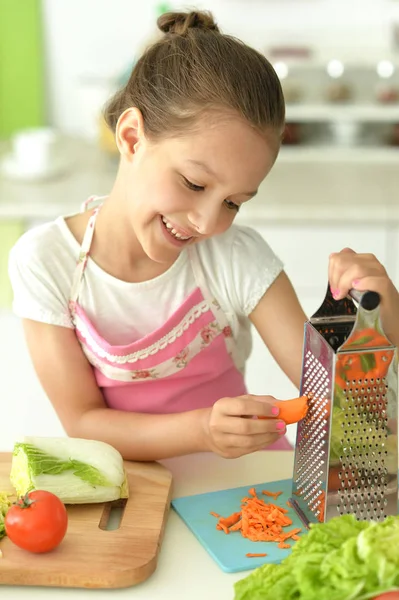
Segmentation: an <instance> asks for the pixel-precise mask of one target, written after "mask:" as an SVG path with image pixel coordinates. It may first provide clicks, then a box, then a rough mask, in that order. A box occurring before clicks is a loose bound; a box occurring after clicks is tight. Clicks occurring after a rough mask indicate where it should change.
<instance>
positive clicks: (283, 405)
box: [259, 394, 311, 425]
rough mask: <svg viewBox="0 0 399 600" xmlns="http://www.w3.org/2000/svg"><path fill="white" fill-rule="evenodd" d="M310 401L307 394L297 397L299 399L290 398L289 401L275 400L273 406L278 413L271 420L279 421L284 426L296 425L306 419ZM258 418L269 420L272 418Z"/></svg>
mask: <svg viewBox="0 0 399 600" xmlns="http://www.w3.org/2000/svg"><path fill="white" fill-rule="evenodd" d="M310 399H311V398H310V394H309V395H307V396H299V398H292V399H291V400H275V402H274V403H273V406H277V408H278V409H279V411H280V412H279V414H278V416H277V417H273V418H277V419H281V420H282V421H284V423H285V424H286V425H292V424H293V423H298V421H300V420H301V419H304V418H305V417H306V415H307V412H308V408H309V400H310ZM259 418H260V419H270V418H272V417H259Z"/></svg>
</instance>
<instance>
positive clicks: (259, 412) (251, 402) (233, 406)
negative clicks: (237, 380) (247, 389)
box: [214, 394, 279, 418]
mask: <svg viewBox="0 0 399 600" xmlns="http://www.w3.org/2000/svg"><path fill="white" fill-rule="evenodd" d="M274 401H275V398H273V396H251V395H249V394H248V395H245V396H237V398H221V399H220V400H218V401H217V402H216V403H215V404H214V408H215V410H217V411H218V412H219V413H220V414H224V415H229V416H236V417H243V416H247V417H254V416H256V417H271V418H276V417H277V416H278V413H279V409H278V407H277V406H273V402H274Z"/></svg>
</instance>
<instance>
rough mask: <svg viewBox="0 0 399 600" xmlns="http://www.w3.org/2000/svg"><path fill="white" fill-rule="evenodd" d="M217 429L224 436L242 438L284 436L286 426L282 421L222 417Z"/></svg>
mask: <svg viewBox="0 0 399 600" xmlns="http://www.w3.org/2000/svg"><path fill="white" fill-rule="evenodd" d="M217 427H218V429H219V430H220V431H223V433H226V434H233V435H239V436H243V437H248V436H256V435H266V434H267V435H268V434H273V435H274V434H280V435H281V434H284V433H285V429H286V425H285V423H284V421H281V420H279V419H276V418H272V419H262V420H261V419H245V418H240V417H231V416H224V417H222V418H221V419H219V420H218V423H217Z"/></svg>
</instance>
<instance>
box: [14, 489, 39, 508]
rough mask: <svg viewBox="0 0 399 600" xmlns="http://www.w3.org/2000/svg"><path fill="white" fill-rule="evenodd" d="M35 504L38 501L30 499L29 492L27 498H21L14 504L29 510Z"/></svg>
mask: <svg viewBox="0 0 399 600" xmlns="http://www.w3.org/2000/svg"><path fill="white" fill-rule="evenodd" d="M35 502H36V500H32V498H29V492H26V494H25V496H21V497H20V498H18V500H17V501H16V502H13V504H16V505H17V506H18V507H19V508H29V507H30V506H31V505H32V504H34V503H35Z"/></svg>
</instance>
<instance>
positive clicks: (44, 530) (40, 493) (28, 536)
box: [4, 490, 68, 553]
mask: <svg viewBox="0 0 399 600" xmlns="http://www.w3.org/2000/svg"><path fill="white" fill-rule="evenodd" d="M4 526H5V530H6V534H7V535H8V537H9V538H10V540H11V541H12V542H14V544H15V545H16V546H19V547H20V548H23V549H24V550H29V551H30V552H36V553H39V552H49V551H50V550H53V549H54V548H56V547H57V546H58V545H59V544H60V543H61V542H62V540H63V539H64V536H65V534H66V531H67V527H68V514H67V511H66V508H65V506H64V504H63V502H62V501H61V500H60V499H59V498H58V496H55V494H52V493H51V492H46V491H44V490H35V491H32V492H29V493H28V494H26V495H25V496H24V497H23V498H20V499H19V500H18V501H17V502H16V503H15V504H13V505H12V506H10V508H9V509H8V511H7V514H6V517H5V520H4Z"/></svg>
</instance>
